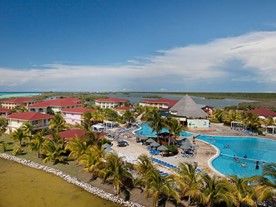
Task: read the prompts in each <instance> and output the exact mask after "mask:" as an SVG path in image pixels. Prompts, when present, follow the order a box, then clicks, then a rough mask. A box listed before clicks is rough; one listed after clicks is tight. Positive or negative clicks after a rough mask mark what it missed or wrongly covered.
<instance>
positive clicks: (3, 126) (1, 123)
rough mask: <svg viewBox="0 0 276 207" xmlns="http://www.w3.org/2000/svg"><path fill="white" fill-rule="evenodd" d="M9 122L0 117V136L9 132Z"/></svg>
mask: <svg viewBox="0 0 276 207" xmlns="http://www.w3.org/2000/svg"><path fill="white" fill-rule="evenodd" d="M7 126H8V120H7V119H6V118H4V117H0V136H2V134H3V133H4V132H5V131H6V130H7Z"/></svg>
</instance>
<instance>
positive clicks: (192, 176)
mask: <svg viewBox="0 0 276 207" xmlns="http://www.w3.org/2000/svg"><path fill="white" fill-rule="evenodd" d="M196 168H197V166H196V165H194V164H190V163H184V162H182V163H180V164H179V167H178V169H177V170H176V172H177V176H176V179H177V181H178V182H177V184H178V188H179V191H180V193H181V196H183V197H188V203H190V202H195V201H199V199H200V196H201V193H202V191H201V190H202V186H203V180H202V174H201V173H197V172H196Z"/></svg>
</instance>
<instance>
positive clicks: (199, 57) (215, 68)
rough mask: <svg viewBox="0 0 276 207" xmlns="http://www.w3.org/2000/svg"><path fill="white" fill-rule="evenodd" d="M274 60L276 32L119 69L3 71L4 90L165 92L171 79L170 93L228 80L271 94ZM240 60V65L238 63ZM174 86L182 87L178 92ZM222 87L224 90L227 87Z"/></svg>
mask: <svg viewBox="0 0 276 207" xmlns="http://www.w3.org/2000/svg"><path fill="white" fill-rule="evenodd" d="M275 57H276V32H254V33H249V34H245V35H241V36H238V37H227V38H221V39H216V40H213V41H211V42H209V43H206V44H201V45H188V46H186V47H178V48H174V49H170V50H164V51H159V53H158V55H156V56H152V57H148V58H146V59H144V60H129V61H128V62H127V63H126V64H125V65H119V66H118V65H116V66H112V65H111V66H89V65H87V66H72V65H68V64H67V65H66V64H45V65H43V67H44V69H39V68H37V69H36V68H32V69H25V70H18V69H8V68H0V74H1V76H0V86H5V87H17V88H18V89H20V87H21V86H24V87H26V86H27V85H32V86H33V87H35V86H37V87H39V88H45V90H48V88H52V87H53V86H54V87H55V88H57V89H64V90H66V89H68V90H72V89H74V88H78V89H90V90H122V89H125V88H132V89H133V90H139V87H142V86H143V87H151V86H152V87H154V86H156V89H157V90H158V89H160V88H164V86H163V85H164V83H163V82H164V81H166V80H169V81H171V83H170V84H171V86H170V87H168V86H167V85H166V86H165V87H166V88H168V89H167V90H176V89H179V87H187V86H188V83H189V84H190V85H191V84H194V87H196V85H197V84H198V83H202V82H206V83H208V84H213V85H214V86H215V84H216V82H223V81H222V80H227V81H233V84H235V83H236V82H247V83H248V82H254V83H262V84H265V85H266V90H273V89H272V88H275V86H276V58H275ZM237 62H238V63H239V64H238V66H237V65H235V64H234V65H233V63H237ZM170 77H172V78H171V79H170ZM173 78H175V81H174V79H173ZM158 80H160V83H159V86H157V85H158ZM199 81H200V82H199ZM196 83H197V84H196ZM72 84H73V85H74V86H72ZM151 84H152V85H151ZM173 84H176V85H177V87H175V89H174V87H173ZM220 84H222V83H220ZM68 87H69V88H68ZM70 87H71V88H70ZM135 87H136V88H135ZM218 87H223V84H222V85H218ZM267 88H268V89H267ZM194 90H196V89H194ZM264 90H265V89H264Z"/></svg>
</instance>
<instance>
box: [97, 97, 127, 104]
mask: <svg viewBox="0 0 276 207" xmlns="http://www.w3.org/2000/svg"><path fill="white" fill-rule="evenodd" d="M96 102H117V103H127V102H129V100H127V99H122V98H100V99H97V100H96Z"/></svg>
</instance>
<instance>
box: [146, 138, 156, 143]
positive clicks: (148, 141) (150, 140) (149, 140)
mask: <svg viewBox="0 0 276 207" xmlns="http://www.w3.org/2000/svg"><path fill="white" fill-rule="evenodd" d="M146 142H147V143H152V142H155V140H154V139H152V138H150V139H148V140H147V141H146Z"/></svg>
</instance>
